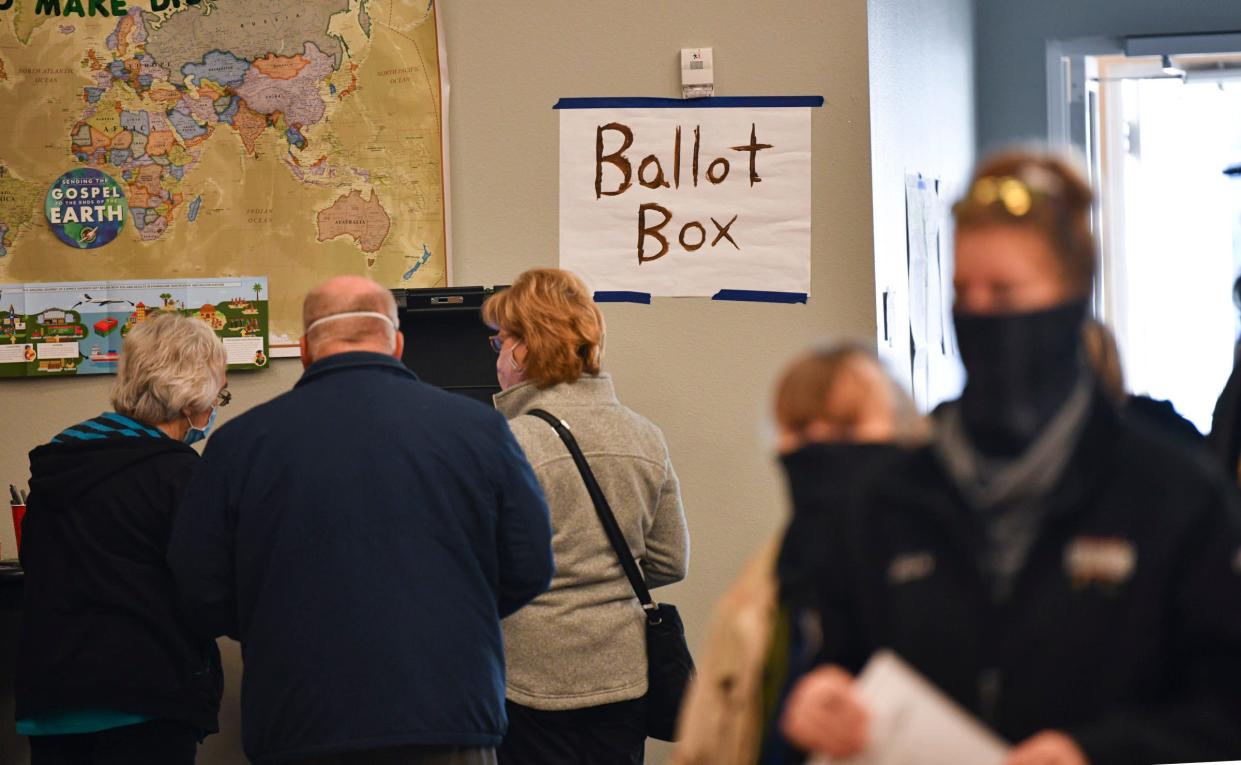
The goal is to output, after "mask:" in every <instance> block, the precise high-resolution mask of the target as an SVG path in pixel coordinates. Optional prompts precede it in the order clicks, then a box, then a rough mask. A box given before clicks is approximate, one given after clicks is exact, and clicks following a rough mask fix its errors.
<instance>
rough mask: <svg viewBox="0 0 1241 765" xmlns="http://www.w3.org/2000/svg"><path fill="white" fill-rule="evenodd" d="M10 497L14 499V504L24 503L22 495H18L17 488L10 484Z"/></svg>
mask: <svg viewBox="0 0 1241 765" xmlns="http://www.w3.org/2000/svg"><path fill="white" fill-rule="evenodd" d="M9 496H10V497H12V500H13V504H15V505H20V504H21V503H22V498H21V495H20V494H18V493H17V487H16V486H14V485H13V484H9Z"/></svg>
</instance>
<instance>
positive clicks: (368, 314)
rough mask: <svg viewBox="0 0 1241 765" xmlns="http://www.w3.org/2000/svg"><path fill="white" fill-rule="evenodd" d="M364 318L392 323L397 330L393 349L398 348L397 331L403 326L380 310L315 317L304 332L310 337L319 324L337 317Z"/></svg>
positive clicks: (334, 319) (393, 338)
mask: <svg viewBox="0 0 1241 765" xmlns="http://www.w3.org/2000/svg"><path fill="white" fill-rule="evenodd" d="M363 318H365V319H382V320H384V321H386V322H388V323H389V324H391V325H392V329H393V330H395V332H394V333H393V337H392V350H393V351H395V350H396V334H395V333H396V332H400V331H401V326H400V325H399V324H397V323H396V322H395V321H394V320H393V319H392V317H391V316H388V315H387V314H383V313H379V312H378V311H348V312H346V313H334V314H331V315H330V316H324V317H322V318H319V319H315V320H314V321H312V322H310V326H308V327H306V331H305V332H304V333H303V334H304V335H305V336H306V337H309V336H310V333H311V331H312V330H314V328H315V327H317V326H319V325H320V324H326V323H328V322H329V321H336V320H337V319H363Z"/></svg>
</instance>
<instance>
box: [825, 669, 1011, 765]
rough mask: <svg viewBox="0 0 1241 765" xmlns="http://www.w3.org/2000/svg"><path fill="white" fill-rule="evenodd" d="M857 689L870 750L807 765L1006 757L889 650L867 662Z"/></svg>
mask: <svg viewBox="0 0 1241 765" xmlns="http://www.w3.org/2000/svg"><path fill="white" fill-rule="evenodd" d="M857 690H858V693H859V694H860V695H861V697H862V699H863V701H864V702H865V703H866V706H867V709H868V710H869V712H870V715H871V729H870V746H868V747H867V748H866V750H865V751H864V752H862V753H861V754H859V755H858V756H856V757H851V758H849V759H847V760H833V759H829V758H821V759H817V760H812V761H811V765H1002V763H1003V762H1004V759H1005V758H1006V757H1007V756H1008V751H1009V747H1008V744H1006V743H1005V742H1004V741H1003V740H1002V739H1001V738H999V737H998V736H996V735H995V734H994V733H992V732H991V731H990V730H988V729H987V728H986V727H984V726H983V725H982V724H981V723H979V722H978V721H977V720H976V719H974V718H973V717H972V716H971V715H970V714H969V713H968V712H966V711H965V710H964V709H962V708H961V707H960V706H958V705H957V703H956V702H954V701H953V700H952V699H950V698H948V696H947V695H945V694H944V693H943V691H941V690H939V689H938V688H936V687H935V686H934V685H932V684H931V683H930V682H929V681H928V680H927V679H926V678H925V677H923V676H922V675H921V674H919V673H918V671H917V670H915V669H914V668H913V667H911V666H909V664H907V663H905V661H904V660H902V659H901V658H900V657H899V656H897V655H896V654H894V653H892V652H891V651H879V652H877V653H876V654H875V655H874V656H872V657H871V659H870V661H869V662H867V663H866V667H865V668H864V669H863V670H862V674H861V675H860V676H859V677H858V680H857Z"/></svg>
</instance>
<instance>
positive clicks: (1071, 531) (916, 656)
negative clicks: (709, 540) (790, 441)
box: [821, 396, 1241, 765]
mask: <svg viewBox="0 0 1241 765" xmlns="http://www.w3.org/2000/svg"><path fill="white" fill-rule="evenodd" d="M1147 431H1148V429H1145V428H1136V427H1133V426H1131V425H1128V424H1127V423H1125V422H1124V421H1122V420H1121V419H1120V418H1119V417H1118V416H1117V414H1116V413H1115V411H1114V410H1113V409H1112V408H1111V407H1110V406H1109V405H1108V404H1107V403H1106V402H1105V401H1104V400H1103V399H1102V397H1101V396H1097V397H1096V399H1095V401H1094V404H1093V405H1092V411H1091V414H1090V417H1089V421H1088V423H1087V425H1086V429H1085V431H1084V433H1083V435H1082V437H1081V439H1080V441H1079V443H1078V445H1077V446H1076V448H1075V451H1074V454H1073V456H1072V459H1071V462H1070V465H1069V467H1068V469H1067V473H1066V475H1065V476H1064V478H1063V480H1062V481H1061V484H1060V486H1059V487H1058V488H1057V489H1056V490H1055V492H1054V493H1053V496H1051V497H1049V498H1048V500H1047V501H1048V503H1049V511H1048V517H1047V519H1046V521H1045V523H1044V525H1043V528H1042V530H1041V532H1040V535H1039V537H1038V539H1037V540H1036V541H1035V543H1034V546H1033V548H1032V549H1031V551H1030V554H1029V557H1028V559H1027V561H1026V564H1025V566H1024V568H1023V570H1022V571H1021V573H1020V575H1019V577H1018V580H1017V583H1016V586H1015V589H1014V593H1013V596H1012V597H1011V599H1010V600H1008V601H1006V602H1005V603H1003V604H997V603H996V602H995V601H994V600H993V598H992V596H991V594H990V589H989V587H988V586H987V582H986V581H985V580H984V575H983V573H982V569H981V567H980V565H979V553H980V551H981V550H982V541H981V540H982V534H983V531H982V526H981V521H980V519H979V518H978V516H977V515H976V513H975V511H973V510H971V509H970V508H968V506H967V505H966V502H965V500H964V499H963V498H962V497H961V495H960V494H959V493H958V491H957V490H956V487H955V485H954V484H953V482H952V481H951V479H950V478H948V476H947V474H946V472H945V470H944V468H943V467H942V466H941V464H940V463H939V461H938V459H937V457H936V456H935V454H934V452H932V451H931V450H930V449H924V450H920V451H918V452H915V453H913V454H912V455H910V456H909V457H908V458H907V459H906V461H905V462H904V463H903V464H901V465H899V466H897V467H894V468H893V469H892V470H891V471H890V472H889V473H888V474H887V475H884V476H883V477H881V478H879V479H877V480H875V481H873V482H871V483H870V485H869V486H867V487H865V488H864V489H862V490H860V492H859V496H858V497H857V498H855V501H853V502H851V503H850V505H849V508H848V511H847V512H842V513H838V514H836V513H834V514H832V517H833V518H834V519H836V523H835V525H834V527H833V528H832V529H831V531H830V532H829V534H828V536H827V538H826V539H825V540H824V542H825V545H826V546H827V548H828V556H827V558H826V561H827V563H826V566H825V568H824V570H823V573H822V578H823V585H822V586H823V597H822V608H823V632H824V639H825V646H824V651H823V655H822V657H821V658H822V659H823V660H824V661H826V662H831V663H836V664H841V665H843V666H845V667H846V668H847V669H849V670H851V671H854V672H856V671H858V670H860V669H861V668H862V666H863V665H864V664H865V662H866V660H867V658H868V657H869V656H870V654H871V653H872V652H873V651H875V650H876V649H879V648H882V647H888V648H891V649H893V650H895V651H896V652H897V653H898V654H900V655H901V656H903V657H904V658H905V659H907V660H908V661H910V662H911V663H912V664H913V665H914V666H915V667H917V668H918V669H919V670H921V671H922V672H923V673H925V674H926V675H927V677H929V678H930V680H931V681H932V682H934V683H935V684H937V685H938V686H940V687H941V688H942V689H944V690H945V691H946V692H947V693H948V694H949V695H951V696H952V697H953V698H955V699H956V700H957V701H958V702H960V703H961V704H962V705H963V706H965V707H966V708H967V709H968V710H970V711H971V712H973V713H974V714H976V715H978V716H979V717H980V718H981V719H982V720H983V721H984V722H986V723H987V724H989V725H990V726H992V727H993V728H994V729H995V730H996V731H998V732H999V733H1000V734H1001V735H1002V736H1004V737H1006V738H1007V739H1009V740H1010V741H1011V742H1013V743H1019V742H1020V741H1022V740H1023V739H1025V738H1027V737H1028V736H1030V735H1032V734H1034V733H1037V732H1039V731H1041V730H1045V729H1059V730H1064V731H1066V732H1068V733H1069V734H1070V735H1071V736H1073V737H1074V738H1075V739H1076V740H1077V742H1078V744H1079V745H1080V746H1081V747H1082V749H1083V750H1084V751H1085V753H1086V754H1087V756H1088V758H1089V760H1090V762H1091V765H1113V764H1115V765H1121V764H1123V765H1133V764H1134V763H1153V762H1184V761H1187V760H1231V759H1241V510H1239V509H1238V508H1237V507H1236V506H1235V505H1234V504H1233V498H1232V494H1231V490H1230V489H1229V488H1228V487H1227V486H1226V485H1225V484H1224V482H1223V481H1222V479H1221V478H1220V476H1219V474H1218V471H1217V470H1214V469H1213V468H1212V467H1211V466H1210V465H1208V464H1205V463H1203V462H1196V461H1195V458H1194V456H1193V454H1192V453H1191V452H1192V450H1189V449H1185V450H1181V449H1178V447H1177V446H1176V445H1175V444H1174V443H1173V444H1168V443H1165V440H1166V439H1162V438H1160V437H1159V436H1158V435H1155V434H1148V432H1147Z"/></svg>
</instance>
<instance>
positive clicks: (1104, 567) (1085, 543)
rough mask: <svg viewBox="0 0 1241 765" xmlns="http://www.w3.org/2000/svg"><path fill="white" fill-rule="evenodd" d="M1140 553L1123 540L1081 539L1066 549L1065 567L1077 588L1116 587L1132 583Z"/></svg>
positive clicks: (1113, 538)
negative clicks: (1129, 581) (1128, 582)
mask: <svg viewBox="0 0 1241 765" xmlns="http://www.w3.org/2000/svg"><path fill="white" fill-rule="evenodd" d="M1137 564H1138V551H1137V549H1136V548H1135V547H1134V546H1133V543H1132V542H1130V541H1129V540H1127V539H1123V538H1121V537H1077V538H1076V539H1074V540H1073V541H1071V542H1069V546H1068V547H1066V548H1065V550H1064V568H1065V571H1066V572H1067V573H1068V575H1069V580H1070V581H1071V582H1072V583H1073V588H1074V589H1081V588H1084V587H1089V586H1090V585H1100V586H1102V587H1105V588H1112V587H1115V586H1117V585H1119V584H1122V583H1124V582H1126V581H1128V580H1129V578H1130V577H1132V576H1133V570H1134V569H1135V568H1137Z"/></svg>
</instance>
